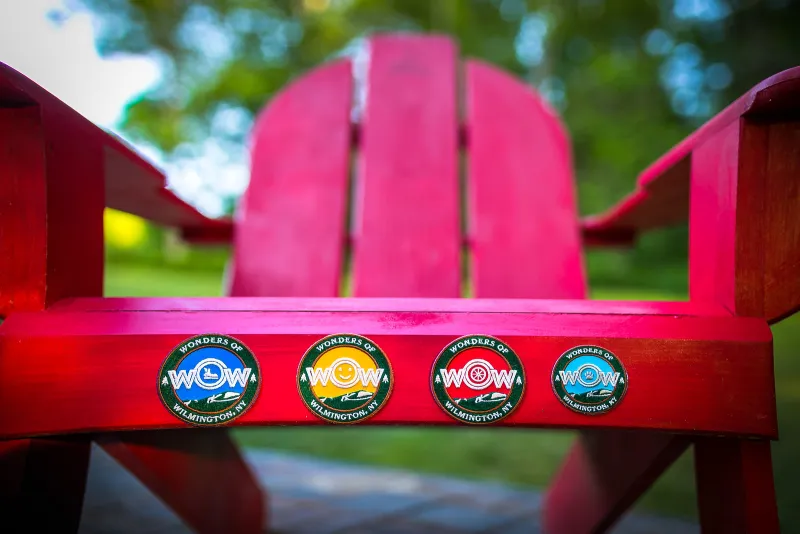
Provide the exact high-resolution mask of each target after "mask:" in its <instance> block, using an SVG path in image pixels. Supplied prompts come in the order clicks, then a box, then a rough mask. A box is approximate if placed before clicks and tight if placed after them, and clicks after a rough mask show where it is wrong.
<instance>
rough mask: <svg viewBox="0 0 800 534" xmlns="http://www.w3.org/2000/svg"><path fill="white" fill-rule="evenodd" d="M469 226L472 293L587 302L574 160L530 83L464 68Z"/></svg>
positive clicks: (482, 67)
mask: <svg viewBox="0 0 800 534" xmlns="http://www.w3.org/2000/svg"><path fill="white" fill-rule="evenodd" d="M466 102H467V128H468V138H469V148H468V150H469V158H468V167H467V168H468V181H467V186H468V187H467V192H468V196H467V198H468V221H469V243H470V248H471V251H472V277H473V280H474V284H475V289H474V291H475V296H477V297H491V298H562V299H565V298H578V299H579V298H584V297H585V296H586V276H585V274H584V268H583V254H582V251H581V242H580V229H579V221H578V212H577V206H576V202H575V185H574V181H573V174H572V156H571V151H570V146H569V140H568V138H567V135H566V133H565V132H564V129H563V127H562V125H561V124H560V122H559V120H558V118H557V117H556V116H555V114H554V112H553V111H552V110H550V108H549V107H548V106H547V105H546V104H545V103H544V102H543V101H542V100H541V98H539V97H538V95H536V94H535V93H534V92H533V91H532V90H531V89H530V88H529V87H527V86H525V85H524V84H523V83H522V82H520V81H518V80H516V79H515V78H513V77H511V76H509V75H508V74H505V73H504V72H501V71H499V70H497V69H495V68H494V67H491V66H489V65H486V64H484V63H481V62H478V61H468V62H467V65H466Z"/></svg>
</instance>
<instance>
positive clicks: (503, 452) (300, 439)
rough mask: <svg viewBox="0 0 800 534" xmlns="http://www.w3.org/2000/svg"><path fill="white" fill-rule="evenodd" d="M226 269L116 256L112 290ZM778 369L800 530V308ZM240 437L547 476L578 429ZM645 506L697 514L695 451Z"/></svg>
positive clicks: (483, 472) (306, 449) (333, 455)
mask: <svg viewBox="0 0 800 534" xmlns="http://www.w3.org/2000/svg"><path fill="white" fill-rule="evenodd" d="M221 280H222V272H221V270H219V271H192V272H187V271H179V270H173V269H169V268H158V267H148V266H143V265H135V266H134V265H125V264H118V263H109V264H108V265H107V266H106V279H105V289H106V295H108V296H217V295H220V293H221ZM592 297H593V298H595V299H615V300H682V299H684V298H685V295H684V294H680V293H670V292H666V291H648V290H644V289H632V288H600V289H597V290H595V291H593V293H592ZM773 332H774V336H775V374H776V387H777V394H778V417H779V421H780V432H781V440H780V441H779V442H776V443H774V444H773V449H772V450H773V462H774V472H775V481H776V487H777V493H778V506H779V511H780V514H781V523H782V527H783V530H784V531H785V532H796V531H800V495H798V492H797V490H796V489H795V485H796V479H797V478H798V476H800V455H798V454H796V450H797V449H798V446H800V420H798V418H797V417H795V416H794V414H796V413H798V411H800V362H798V359H797V358H796V352H797V347H798V346H800V314H798V315H797V316H795V317H793V318H790V319H787V320H785V321H783V322H782V323H780V324H779V325H777V326H776V327H774V328H773ZM234 435H235V437H236V439H237V440H238V441H239V442H240V443H241V444H243V445H246V446H250V447H265V448H271V449H277V450H283V451H289V452H294V453H299V454H309V455H314V456H320V457H325V458H330V459H337V460H343V461H350V462H358V463H366V464H374V465H381V466H390V467H398V468H406V469H413V470H416V471H420V472H427V473H435V474H445V475H453V476H458V477H464V478H472V479H483V480H492V481H500V482H506V483H511V484H519V485H524V486H534V487H543V486H546V485H547V483H548V482H549V480H550V478H551V477H552V476H553V474H554V472H555V470H556V469H557V468H558V466H559V464H560V461H561V459H562V457H563V456H564V454H565V453H566V452H567V449H568V447H569V443H570V441H571V440H572V438H573V434H572V433H571V432H560V431H550V430H546V431H545V430H540V431H530V430H515V429H489V428H446V429H445V428H422V427H397V428H387V427H338V426H337V427H316V428H291V427H273V428H261V429H241V430H236V431H235V432H234ZM637 507H638V508H643V509H646V510H649V511H652V512H657V513H663V514H667V515H672V516H680V517H687V518H693V517H696V506H695V492H694V474H693V464H692V458H691V454H685V455H684V456H683V457H682V458H681V459H680V460H679V461H678V462H676V463H675V464H674V465H673V466H672V467H671V468H670V469H669V470H668V471H667V473H665V475H664V476H662V477H661V478H660V479H659V481H658V482H657V483H656V484H655V485H654V486H653V487H652V488H651V489H650V491H649V492H648V493H647V494H646V495H645V496H644V497H643V498H642V499H641V500H640V501H639V503H637Z"/></svg>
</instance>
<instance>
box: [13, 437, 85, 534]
mask: <svg viewBox="0 0 800 534" xmlns="http://www.w3.org/2000/svg"><path fill="white" fill-rule="evenodd" d="M90 445H91V442H90V441H89V439H88V438H86V437H84V436H75V437H72V436H70V437H63V438H38V439H21V440H14V441H3V442H0V517H1V518H2V523H3V525H5V526H7V527H10V526H12V525H20V526H22V525H24V530H25V531H26V532H77V531H78V527H79V526H80V521H81V511H82V509H83V495H84V492H85V490H86V474H87V472H88V469H89V454H90Z"/></svg>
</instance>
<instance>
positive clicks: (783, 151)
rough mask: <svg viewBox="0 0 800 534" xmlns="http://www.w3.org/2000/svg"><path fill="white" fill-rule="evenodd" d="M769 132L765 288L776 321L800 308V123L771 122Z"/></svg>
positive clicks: (768, 314) (767, 305)
mask: <svg viewBox="0 0 800 534" xmlns="http://www.w3.org/2000/svg"><path fill="white" fill-rule="evenodd" d="M768 135H769V143H768V147H769V148H768V152H767V161H766V173H765V174H766V175H767V177H768V179H767V181H766V191H765V199H764V205H765V206H766V209H765V211H764V215H765V216H766V218H767V221H766V225H765V228H764V230H763V239H764V246H763V249H762V250H763V251H764V254H765V257H764V264H763V269H764V271H763V272H764V278H763V286H764V290H763V291H764V316H765V317H767V318H769V320H771V321H773V320H780V319H782V318H784V317H786V316H789V315H791V314H793V313H795V312H797V311H798V310H800V275H798V273H799V272H800V180H798V176H800V122H786V123H778V124H771V125H770V126H769V133H768ZM755 242H756V241H748V240H746V239H743V240H742V246H743V247H747V246H748V243H755ZM750 246H751V247H753V248H755V249H758V248H761V247H754V246H753V245H752V244H750Z"/></svg>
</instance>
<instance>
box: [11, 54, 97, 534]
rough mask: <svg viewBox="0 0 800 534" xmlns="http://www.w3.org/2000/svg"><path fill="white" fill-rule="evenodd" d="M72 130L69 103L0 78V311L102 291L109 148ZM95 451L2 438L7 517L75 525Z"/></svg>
mask: <svg viewBox="0 0 800 534" xmlns="http://www.w3.org/2000/svg"><path fill="white" fill-rule="evenodd" d="M2 71H3V69H2V66H0V74H2ZM12 105H15V106H18V107H9V106H12ZM74 134H75V132H74V130H72V129H71V124H70V123H69V116H68V113H66V112H65V111H64V109H59V108H42V107H39V106H37V105H35V104H33V103H29V102H28V101H24V100H22V101H20V100H16V101H13V102H10V101H9V93H8V91H7V88H6V87H5V85H4V81H3V78H2V76H0V257H2V258H3V267H2V269H0V318H2V317H3V316H7V315H9V314H11V313H12V312H18V311H22V310H41V309H43V308H44V307H45V306H46V305H47V304H49V303H51V302H53V301H55V300H57V299H60V298H64V297H72V296H99V295H101V294H102V283H103V278H102V272H103V271H102V269H103V235H102V232H103V228H102V216H103V181H102V180H103V175H102V172H103V167H102V154H101V152H100V151H99V149H98V147H97V146H95V145H92V144H91V143H82V140H81V139H80V137H77V136H75V135H74ZM82 189H85V191H83V190H82ZM3 356H5V355H3ZM88 458H89V440H88V439H86V438H85V437H83V438H77V439H63V440H62V439H59V440H21V441H14V442H6V443H4V444H3V445H2V447H0V471H2V472H3V473H6V475H4V476H10V478H12V479H13V480H12V481H10V482H9V481H8V480H6V481H5V482H7V483H6V484H3V499H2V501H3V510H2V515H3V518H4V520H5V521H6V522H7V523H9V524H26V525H29V526H30V527H31V528H33V529H34V530H35V529H36V527H37V526H38V527H41V528H40V530H44V531H54V530H55V531H67V532H69V531H75V530H77V528H78V524H79V521H80V513H81V506H82V503H83V490H84V487H85V484H86V472H87V466H88ZM62 464H63V468H61V469H59V466H61V465H62ZM48 501H55V503H54V505H53V506H52V507H50V508H49V509H48V514H47V515H45V516H43V515H42V514H41V513H40V510H41V503H42V502H48Z"/></svg>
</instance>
